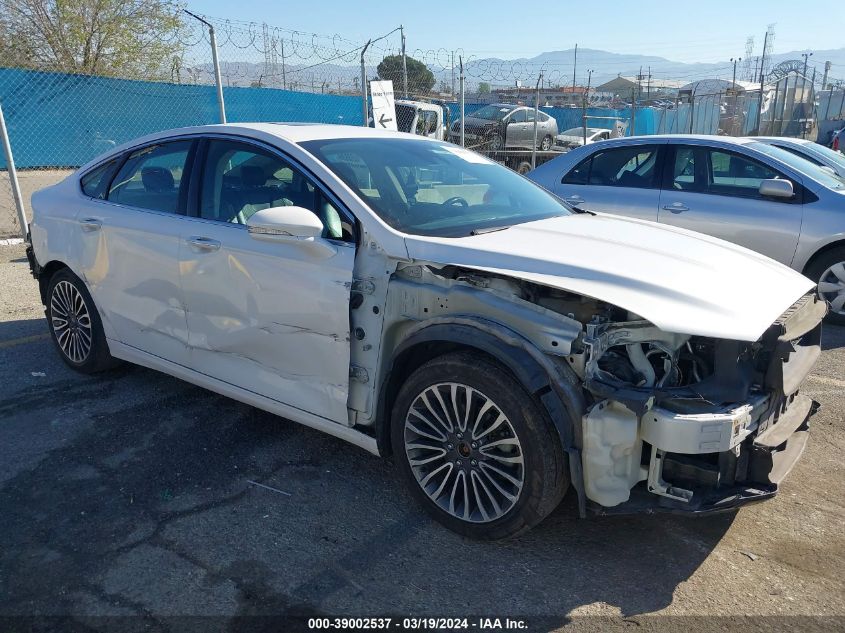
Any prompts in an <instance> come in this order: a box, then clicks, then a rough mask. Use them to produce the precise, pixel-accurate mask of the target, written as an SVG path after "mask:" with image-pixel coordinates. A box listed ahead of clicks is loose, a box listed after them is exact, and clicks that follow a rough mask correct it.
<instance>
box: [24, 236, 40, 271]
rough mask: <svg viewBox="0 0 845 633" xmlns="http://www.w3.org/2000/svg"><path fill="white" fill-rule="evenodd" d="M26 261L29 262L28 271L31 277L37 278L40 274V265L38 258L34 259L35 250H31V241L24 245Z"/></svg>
mask: <svg viewBox="0 0 845 633" xmlns="http://www.w3.org/2000/svg"><path fill="white" fill-rule="evenodd" d="M27 241H29V240H27ZM26 261H28V262H29V272H30V273H31V274H32V276H33V277H35V278H36V279H38V278H39V277H40V276H41V266H40V265H39V264H38V260H37V259H35V251H34V250H32V244H31V243H29V244H27V246H26Z"/></svg>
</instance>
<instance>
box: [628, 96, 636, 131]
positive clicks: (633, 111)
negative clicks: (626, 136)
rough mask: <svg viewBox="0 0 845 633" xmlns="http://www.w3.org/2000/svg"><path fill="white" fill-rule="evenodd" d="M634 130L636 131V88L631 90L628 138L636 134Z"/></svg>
mask: <svg viewBox="0 0 845 633" xmlns="http://www.w3.org/2000/svg"><path fill="white" fill-rule="evenodd" d="M636 129H637V100H636V88H631V134H630V136H634V135H635V134H636Z"/></svg>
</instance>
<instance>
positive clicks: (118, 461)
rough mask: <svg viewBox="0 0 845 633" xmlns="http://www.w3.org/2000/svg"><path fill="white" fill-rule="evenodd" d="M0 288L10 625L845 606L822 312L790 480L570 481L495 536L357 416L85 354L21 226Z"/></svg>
mask: <svg viewBox="0 0 845 633" xmlns="http://www.w3.org/2000/svg"><path fill="white" fill-rule="evenodd" d="M0 289H2V290H0V628H2V629H4V630H6V629H8V630H15V627H16V626H17V627H23V626H29V625H30V624H31V623H32V621H31V620H29V619H28V618H31V617H32V616H42V617H50V616H63V617H66V618H68V619H66V620H61V621H53V622H54V623H55V622H62V623H63V626H64V625H67V626H70V625H73V626H78V627H81V630H99V629H102V628H108V627H107V624H108V623H109V622H112V623H113V622H114V620H113V619H110V618H115V617H122V616H125V617H126V619H125V620H122V621H121V622H122V624H121V626H120V628H121V630H130V629H132V628H138V629H139V630H173V629H174V628H175V629H179V628H183V627H182V626H180V625H177V624H174V623H176V622H179V623H181V624H182V625H184V624H185V623H186V622H189V621H191V622H194V623H197V622H199V623H200V629H201V630H240V629H242V628H244V627H245V626H247V625H246V624H245V623H251V624H255V623H257V622H265V623H266V624H267V626H268V627H273V626H274V625H273V623H274V622H276V623H278V621H276V620H272V619H270V620H266V621H264V620H260V619H255V618H253V619H249V618H247V617H246V616H279V615H285V614H287V615H297V616H310V617H329V618H333V617H335V616H379V615H392V616H394V617H398V618H400V619H401V618H402V617H404V616H423V615H426V616H444V617H446V616H448V617H470V618H471V619H472V620H471V621H472V622H481V621H480V620H478V618H480V617H490V618H496V617H498V618H501V619H502V621H503V623H504V618H506V617H511V618H513V619H517V620H520V619H521V622H522V623H523V624H524V625H525V627H526V629H527V630H554V629H557V628H559V627H563V626H565V625H568V626H580V627H581V628H583V629H594V630H604V629H606V628H608V627H611V626H612V627H617V628H620V629H624V630H634V629H636V630H648V628H649V627H658V628H661V627H665V626H669V625H671V626H672V627H673V628H682V629H685V630H689V631H693V630H721V629H713V628H712V627H714V626H717V625H724V626H728V624H731V623H734V624H735V623H736V622H739V623H743V622H744V628H745V630H753V629H754V627H755V626H758V627H763V628H760V630H767V629H768V627H769V626H775V625H782V626H789V627H793V626H794V627H796V628H797V629H799V630H835V629H838V630H843V627H845V529H844V527H845V466H843V452H845V329H843V328H836V327H829V328H827V330H826V331H825V335H824V351H823V354H822V358H821V360H820V362H819V363H818V365H817V367H816V369H815V370H814V372H813V374H812V376H811V377H810V378H809V380H808V382H807V384H806V387H805V392H806V393H808V394H809V395H811V396H813V397H814V398H816V399H817V400H818V401H819V402H820V403H821V404H822V408H821V410H820V411H819V413H818V414H817V415H816V416H815V418H814V419H813V422H812V426H811V438H810V442H809V445H808V448H807V450H806V452H805V454H804V456H803V458H802V460H801V461H800V463H799V464H798V465H797V466H796V468H795V469H794V471H793V472H792V473H791V475H790V476H789V478H788V479H787V480H786V482H785V483H784V485H783V487H782V489H781V492H780V493H779V495H778V496H777V497H776V498H775V499H773V500H771V501H768V502H765V503H761V504H757V505H754V506H750V507H747V508H743V509H742V510H740V511H738V512H733V513H729V514H722V515H717V516H709V517H701V518H687V517H677V516H668V515H651V516H633V517H631V516H628V517H604V518H589V519H585V520H582V519H578V518H577V517H576V512H575V505H574V500H573V498H572V495H569V496H568V497H567V498H566V499H565V500H564V502H563V503H562V505H561V506H560V508H558V510H557V511H555V512H554V513H553V515H552V516H550V517H549V518H548V519H547V520H546V521H544V522H543V523H542V524H541V525H540V526H538V527H537V528H535V529H533V530H532V531H530V532H529V533H527V534H526V535H524V536H523V537H521V538H519V539H517V540H513V541H508V542H503V543H492V544H491V543H480V542H473V541H470V540H467V539H464V538H462V537H460V536H458V535H456V534H453V533H451V532H449V531H447V530H446V529H444V528H442V527H441V526H440V525H438V524H436V523H434V522H432V521H431V520H430V519H429V518H428V517H427V516H426V515H425V514H424V513H423V512H422V511H421V510H420V509H419V508H418V507H417V506H416V505H415V504H414V503H413V502H412V501H411V500H410V499H409V498H408V496H407V494H406V493H405V490H404V488H403V487H402V485H401V482H399V481H398V478H397V474H396V472H395V470H394V466H393V465H392V464H391V463H390V462H389V461H386V460H382V459H379V458H376V457H373V456H371V455H368V454H367V453H365V452H364V451H362V450H361V449H358V448H355V447H354V446H351V445H348V444H345V443H344V442H342V441H340V440H337V439H334V438H332V437H329V436H327V435H323V434H321V433H319V432H316V431H313V430H310V429H307V428H305V427H302V426H299V425H297V424H294V423H292V422H289V421H286V420H284V419H280V418H277V417H274V416H272V415H270V414H267V413H264V412H262V411H259V410H256V409H253V408H251V407H249V406H246V405H243V404H240V403H237V402H234V401H232V400H228V399H226V398H224V397H221V396H218V395H216V394H213V393H211V392H208V391H205V390H203V389H200V388H197V387H194V386H191V385H189V384H187V383H184V382H181V381H179V380H176V379H175V378H171V377H169V376H166V375H163V374H159V373H156V372H154V371H150V370H147V369H143V368H140V367H132V366H124V367H122V368H119V369H117V370H115V371H112V372H109V373H105V374H101V375H97V376H93V377H89V376H82V375H79V374H76V373H74V372H72V371H71V370H69V369H68V368H67V367H66V366H65V365H64V364H63V363H62V362H61V361H60V359H59V357H58V355H57V353H56V351H54V349H53V346H52V342H51V341H50V339H49V338H48V335H47V326H46V322H45V320H44V316H43V308H42V306H41V304H40V301H39V298H38V293H37V288H36V284H35V282H34V280H33V279H32V278H31V277H30V276H29V272H28V269H27V265H26V260H25V257H24V252H23V248H22V246H6V247H2V248H0ZM177 616H179V617H185V616H204V617H205V619H201V620H196V621H194V620H184V619H183V620H176V619H174V618H175V617H177ZM209 616H213V617H209ZM729 616H735V617H736V616H754V617H753V618H752V619H751V620H739V621H735V620H730V619H724V618H728V617H729ZM763 616H765V617H763ZM3 618H6V619H3ZM43 622H50V620H44V621H43ZM481 623H482V624H483V622H481ZM714 623H715V624H714ZM302 626H305V625H304V624H303V625H302ZM47 628H50V627H49V626H48V627H47ZM60 628H61V627H60ZM473 628H478V626H477V625H476V627H473ZM21 630H23V629H21ZM266 630H284V628H278V626H275V628H267V629H266ZM494 630H495V629H494Z"/></svg>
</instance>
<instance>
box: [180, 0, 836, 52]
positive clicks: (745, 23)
mask: <svg viewBox="0 0 845 633" xmlns="http://www.w3.org/2000/svg"><path fill="white" fill-rule="evenodd" d="M187 6H188V9H190V10H193V11H196V12H198V13H203V14H206V15H210V16H214V17H220V18H227V19H233V20H243V21H254V22H267V23H268V24H270V25H273V26H278V27H282V28H285V29H294V30H302V31H308V32H312V33H318V34H321V35H332V34H335V33H337V34H339V35H341V36H342V37H344V38H345V39H349V40H352V41H355V42H358V41H366V40H367V38H369V37H373V36H377V35H381V34H383V33H386V32H388V31H390V30H391V29H392V28H394V27H395V26H397V25H399V24H403V25H404V26H405V33H406V36H407V50H408V51H409V52H411V51H413V50H415V49H423V50H430V49H440V48H444V49H448V50H452V49H457V48H462V49H463V50H464V51H465V52H466V53H467V54H473V55H475V56H491V57H493V56H495V57H501V58H505V59H508V58H516V57H532V56H534V55H537V54H538V53H541V52H545V51H553V50H564V49H568V48H572V47H573V46H574V45H575V43H576V42H577V43H578V45H579V46H580V47H583V48H595V49H601V50H607V51H611V52H614V53H637V54H643V55H658V56H660V57H665V58H667V59H671V60H674V61H681V62H716V61H724V60H726V59H728V58H730V57H740V56H743V55H744V54H745V41H746V39H747V38H748V36H750V35H754V36H755V45H756V49H755V54H759V53H760V49H761V48H762V44H763V36H764V34H765V32H766V27H767V25H768V24H771V23H775V25H776V26H775V32H776V36H775V43H774V52H775V53H778V52H787V51H791V50H803V49H817V50H819V49H828V48H840V47H843V46H845V30H843V28H845V0H809V1H807V2H800V1H798V0H765V1H764V0H751V1H749V0H704V1H702V0H699V1H698V2H668V1H657V0H636V1H632V2H623V1H613V0H611V1H610V2H603V3H598V2H583V1H581V2H573V1H570V0H567V1H562V0H535V1H534V2H530V1H529V2H525V1H520V0H507V1H503V0H484V1H478V0H471V1H470V0H464V1H461V0H451V1H449V2H436V1H435V2H432V1H431V0H428V1H426V0H416V1H410V2H409V1H407V0H406V1H401V0H392V1H391V2H387V1H380V2H374V1H371V0H344V1H341V0H312V1H311V2H303V1H302V0H299V1H295V2H290V1H286V0H241V1H234V2H233V1H232V0H188V5H187ZM441 7H442V11H441V10H438V8H441ZM534 7H536V8H534Z"/></svg>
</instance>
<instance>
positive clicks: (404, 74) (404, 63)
mask: <svg viewBox="0 0 845 633" xmlns="http://www.w3.org/2000/svg"><path fill="white" fill-rule="evenodd" d="M399 33H401V35H402V92H403V93H404V94H405V98H406V99H407V98H408V59H407V57H406V56H405V27H403V26H402V25H401V24H400V25H399Z"/></svg>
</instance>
